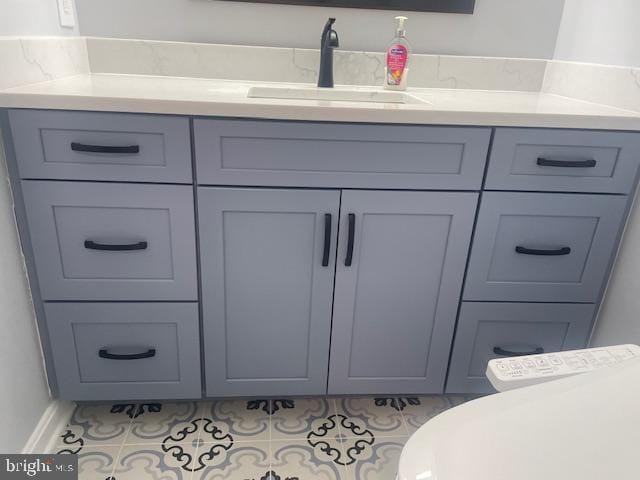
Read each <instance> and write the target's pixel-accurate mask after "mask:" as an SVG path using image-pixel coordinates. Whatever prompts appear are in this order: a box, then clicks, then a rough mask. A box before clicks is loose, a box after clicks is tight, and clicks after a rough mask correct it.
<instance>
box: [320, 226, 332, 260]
mask: <svg viewBox="0 0 640 480" xmlns="http://www.w3.org/2000/svg"><path fill="white" fill-rule="evenodd" d="M330 253H331V214H330V213H325V214H324V250H323V252H322V266H323V267H328V266H329V254H330Z"/></svg>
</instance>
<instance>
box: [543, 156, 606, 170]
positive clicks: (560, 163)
mask: <svg viewBox="0 0 640 480" xmlns="http://www.w3.org/2000/svg"><path fill="white" fill-rule="evenodd" d="M536 163H537V164H538V165H540V166H541V167H565V168H567V167H568V168H593V167H595V166H596V163H598V162H596V161H595V160H593V159H591V160H554V159H553V158H544V157H538V161H537V162H536Z"/></svg>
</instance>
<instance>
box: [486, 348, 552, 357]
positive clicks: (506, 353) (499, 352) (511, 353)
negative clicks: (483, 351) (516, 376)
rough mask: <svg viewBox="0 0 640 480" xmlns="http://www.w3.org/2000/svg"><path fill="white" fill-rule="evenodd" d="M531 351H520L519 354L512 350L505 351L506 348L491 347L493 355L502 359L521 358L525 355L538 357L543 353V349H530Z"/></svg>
mask: <svg viewBox="0 0 640 480" xmlns="http://www.w3.org/2000/svg"><path fill="white" fill-rule="evenodd" d="M531 348H532V350H529V351H526V350H524V351H521V352H516V351H514V350H507V349H506V348H502V347H493V353H495V354H496V355H501V356H503V357H521V356H525V355H540V354H541V353H544V348H542V347H531Z"/></svg>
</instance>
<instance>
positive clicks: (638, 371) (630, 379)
mask: <svg viewBox="0 0 640 480" xmlns="http://www.w3.org/2000/svg"><path fill="white" fill-rule="evenodd" d="M638 478H640V359H634V360H630V361H628V362H626V363H624V364H620V365H617V366H614V367H607V368H603V369H601V370H598V371H596V372H593V373H589V374H584V375H580V376H575V377H570V378H564V379H561V380H556V381H553V382H549V383H545V384H540V385H534V386H531V387H526V388H522V389H519V390H512V391H509V392H505V393H499V394H496V395H491V396H488V397H483V398H479V399H477V400H473V401H471V402H468V403H465V404H463V405H460V406H458V407H455V408H453V409H451V410H448V411H446V412H444V413H442V414H440V415H438V416H437V417H435V418H433V419H432V420H430V421H429V422H427V423H426V424H425V425H423V426H422V427H421V428H420V429H419V430H418V431H417V432H416V433H414V435H413V436H412V437H411V438H410V439H409V441H408V442H407V444H406V445H405V447H404V449H403V451H402V455H401V457H400V463H399V468H398V480H574V479H575V480H604V479H612V480H614V479H615V480H632V479H633V480H637V479H638Z"/></svg>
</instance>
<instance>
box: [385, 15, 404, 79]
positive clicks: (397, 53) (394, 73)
mask: <svg viewBox="0 0 640 480" xmlns="http://www.w3.org/2000/svg"><path fill="white" fill-rule="evenodd" d="M406 20H407V17H396V22H397V26H396V34H395V36H394V38H393V40H392V41H391V45H389V48H388V49H387V64H386V66H385V75H384V88H387V89H389V90H406V89H407V75H408V73H409V67H408V65H409V54H410V53H411V51H410V50H411V47H410V46H409V42H408V41H407V37H406V33H407V32H406V30H405V28H404V22H405V21H406Z"/></svg>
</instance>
